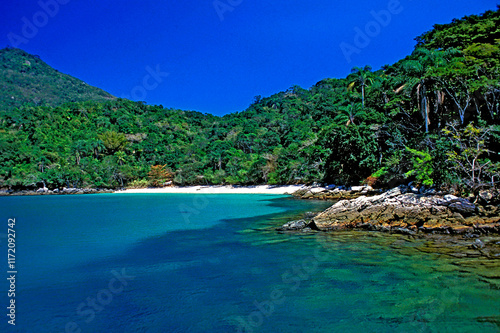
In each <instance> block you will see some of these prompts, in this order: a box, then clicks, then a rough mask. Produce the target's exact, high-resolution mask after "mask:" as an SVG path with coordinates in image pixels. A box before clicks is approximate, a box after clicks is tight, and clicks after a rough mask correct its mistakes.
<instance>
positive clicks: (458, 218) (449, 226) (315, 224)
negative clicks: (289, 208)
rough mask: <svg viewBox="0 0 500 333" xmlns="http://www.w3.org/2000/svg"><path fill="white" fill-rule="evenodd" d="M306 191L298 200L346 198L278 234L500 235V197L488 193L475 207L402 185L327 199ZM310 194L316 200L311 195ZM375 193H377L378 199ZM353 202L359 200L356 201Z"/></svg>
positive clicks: (320, 192)
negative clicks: (352, 231)
mask: <svg viewBox="0 0 500 333" xmlns="http://www.w3.org/2000/svg"><path fill="white" fill-rule="evenodd" d="M325 190H326V191H330V190H328V189H323V190H320V189H317V190H316V193H314V189H313V191H311V190H306V191H305V192H304V190H302V191H301V193H297V194H295V195H294V196H295V197H301V198H304V196H306V197H305V199H309V198H316V199H321V198H326V199H334V198H345V199H341V200H340V201H338V202H337V203H335V204H334V205H333V206H331V207H330V208H328V209H327V210H325V211H324V212H321V213H319V214H317V215H315V216H314V217H310V218H305V219H303V220H298V221H292V222H289V223H287V224H285V225H283V226H282V227H280V228H278V230H279V231H308V230H311V231H312V230H317V231H336V230H370V231H383V232H391V233H401V234H408V235H416V234H419V233H424V234H429V233H431V234H456V235H464V236H467V237H478V236H479V235H484V234H500V214H499V213H500V209H499V206H498V204H499V203H500V193H498V191H484V192H483V193H480V195H479V197H478V198H476V199H477V200H475V201H474V202H475V203H472V202H471V201H469V200H467V199H464V198H458V197H456V196H453V195H449V194H446V195H444V194H443V193H436V192H435V191H434V192H431V191H428V192H423V193H420V191H415V189H413V188H412V187H411V186H404V185H401V186H399V187H396V188H393V189H392V190H389V191H387V192H384V193H380V192H376V191H375V190H373V189H370V188H365V189H361V190H359V189H355V191H352V190H340V191H337V193H330V192H328V193H325ZM307 193H311V194H307ZM375 193H378V194H376V195H374V194H375ZM353 197H354V198H353Z"/></svg>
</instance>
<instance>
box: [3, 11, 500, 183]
mask: <svg viewBox="0 0 500 333" xmlns="http://www.w3.org/2000/svg"><path fill="white" fill-rule="evenodd" d="M499 17H500V9H498V10H496V11H489V12H486V13H484V14H483V15H480V16H469V17H465V18H463V19H459V20H454V21H453V22H452V23H450V24H446V25H436V26H435V27H434V29H433V30H431V31H429V32H426V33H424V34H422V35H421V36H419V37H417V39H416V40H417V45H416V48H415V50H414V52H413V53H412V54H411V55H408V56H407V57H406V58H404V59H402V60H400V61H398V62H397V63H395V64H393V65H387V66H384V67H383V68H382V69H380V70H377V71H373V70H372V69H371V68H370V67H369V66H366V67H364V68H354V69H353V70H352V73H350V74H349V75H347V77H345V78H342V79H324V80H322V81H320V82H318V83H317V84H316V85H314V86H313V87H311V88H310V89H303V88H301V87H298V86H294V87H292V88H290V89H288V90H287V91H285V92H280V93H277V94H275V95H273V96H270V97H266V98H261V97H260V96H259V97H256V98H255V101H254V103H253V104H252V105H251V106H250V107H249V108H248V109H247V110H245V111H244V112H240V113H233V114H229V115H226V116H224V117H216V116H212V115H208V114H201V113H198V112H190V111H181V110H174V109H165V108H163V107H162V106H149V105H144V104H142V103H135V102H131V101H128V100H123V99H118V100H111V101H107V102H96V101H87V102H78V103H66V104H63V105H60V106H57V107H48V106H23V107H18V108H14V109H8V108H6V109H5V111H4V112H2V114H1V120H0V151H1V157H0V187H14V188H21V187H31V188H36V187H41V186H43V185H44V184H45V185H46V186H47V187H49V188H54V187H63V186H72V187H121V186H150V185H156V186H161V185H162V184H164V183H165V182H166V181H168V180H171V179H173V182H174V183H176V184H181V185H186V184H242V185H243V184H264V183H266V184H295V183H312V182H328V183H335V184H347V185H357V184H360V183H368V184H370V185H373V186H378V187H387V186H393V185H396V184H398V183H401V182H405V183H408V182H410V181H414V182H415V183H416V184H419V185H421V186H426V187H431V186H434V187H438V186H446V187H455V188H456V189H460V190H465V191H477V190H478V189H480V188H483V187H488V186H496V185H498V177H499V176H500V156H499V153H498V152H499V151H500V146H499V144H500V133H499V130H500V113H499V111H500V110H499V108H500V83H499V77H500V28H499V27H500V22H499ZM3 52H4V53H5V51H3ZM0 54H1V53H0ZM3 61H4V60H3V59H2V64H3ZM3 95H4V92H2V96H3Z"/></svg>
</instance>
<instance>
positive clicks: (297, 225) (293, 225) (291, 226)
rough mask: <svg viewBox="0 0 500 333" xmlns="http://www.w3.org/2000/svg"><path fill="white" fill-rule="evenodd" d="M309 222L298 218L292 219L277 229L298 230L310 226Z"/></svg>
mask: <svg viewBox="0 0 500 333" xmlns="http://www.w3.org/2000/svg"><path fill="white" fill-rule="evenodd" d="M308 224H309V222H307V221H306V220H298V221H291V222H288V223H286V224H284V225H283V226H281V228H277V229H276V230H278V231H296V230H302V229H305V228H307V227H308Z"/></svg>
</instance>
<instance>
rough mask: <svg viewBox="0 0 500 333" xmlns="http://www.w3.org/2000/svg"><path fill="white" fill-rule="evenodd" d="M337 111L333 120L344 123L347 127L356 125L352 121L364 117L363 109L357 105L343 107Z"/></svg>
mask: <svg viewBox="0 0 500 333" xmlns="http://www.w3.org/2000/svg"><path fill="white" fill-rule="evenodd" d="M337 110H338V111H339V113H338V114H337V116H336V117H335V118H334V119H333V120H334V121H337V122H341V123H344V122H345V126H349V125H350V124H353V125H356V124H355V123H354V121H355V120H356V119H358V118H361V117H363V116H365V115H366V112H365V111H363V107H362V106H361V105H360V104H359V103H351V104H348V105H343V106H340V107H339V108H338V109H337Z"/></svg>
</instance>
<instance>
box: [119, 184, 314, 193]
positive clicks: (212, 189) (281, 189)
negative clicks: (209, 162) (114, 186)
mask: <svg viewBox="0 0 500 333" xmlns="http://www.w3.org/2000/svg"><path fill="white" fill-rule="evenodd" d="M302 188H305V186H304V185H287V186H271V185H256V186H186V187H178V186H174V187H163V188H142V189H127V190H124V191H116V192H115V193H199V194H291V193H293V192H295V191H297V190H300V189H302Z"/></svg>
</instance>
